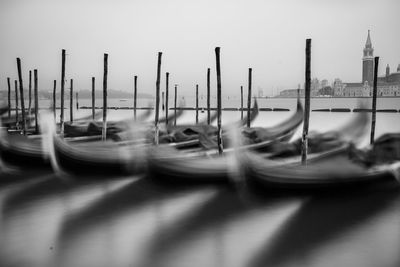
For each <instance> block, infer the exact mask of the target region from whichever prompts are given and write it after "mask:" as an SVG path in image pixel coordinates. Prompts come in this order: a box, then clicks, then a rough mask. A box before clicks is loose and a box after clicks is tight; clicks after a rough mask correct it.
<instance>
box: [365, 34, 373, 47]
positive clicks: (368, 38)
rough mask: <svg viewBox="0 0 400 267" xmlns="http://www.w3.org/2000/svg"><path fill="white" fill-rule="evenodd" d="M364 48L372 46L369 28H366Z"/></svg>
mask: <svg viewBox="0 0 400 267" xmlns="http://www.w3.org/2000/svg"><path fill="white" fill-rule="evenodd" d="M365 48H372V42H371V36H370V30H368V37H367V42H366V43H365Z"/></svg>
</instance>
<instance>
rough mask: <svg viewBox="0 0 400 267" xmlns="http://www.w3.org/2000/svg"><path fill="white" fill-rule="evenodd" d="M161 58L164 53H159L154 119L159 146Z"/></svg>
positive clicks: (155, 136)
mask: <svg viewBox="0 0 400 267" xmlns="http://www.w3.org/2000/svg"><path fill="white" fill-rule="evenodd" d="M161 57H162V53H161V52H158V61H157V80H156V114H155V119H154V126H155V131H154V133H155V135H154V138H155V140H154V142H155V144H156V145H158V119H159V112H160V76H161Z"/></svg>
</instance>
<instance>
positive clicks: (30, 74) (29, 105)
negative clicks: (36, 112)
mask: <svg viewBox="0 0 400 267" xmlns="http://www.w3.org/2000/svg"><path fill="white" fill-rule="evenodd" d="M31 109H32V71H31V70H30V71H29V103H28V114H29V115H31Z"/></svg>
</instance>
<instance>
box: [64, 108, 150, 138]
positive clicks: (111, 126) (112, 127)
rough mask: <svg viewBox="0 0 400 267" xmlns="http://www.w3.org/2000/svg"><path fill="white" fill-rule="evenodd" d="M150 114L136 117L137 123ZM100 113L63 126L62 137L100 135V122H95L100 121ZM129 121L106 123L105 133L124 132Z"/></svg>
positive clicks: (147, 111)
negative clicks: (93, 117)
mask: <svg viewBox="0 0 400 267" xmlns="http://www.w3.org/2000/svg"><path fill="white" fill-rule="evenodd" d="M150 114H151V110H146V112H144V113H143V114H141V115H140V116H138V118H137V120H138V121H143V120H145V119H146V118H147V117H149V116H150ZM101 116H102V112H101V111H99V112H97V113H96V114H95V119H94V120H92V117H91V116H90V117H89V118H86V119H85V120H80V121H79V120H77V121H75V122H74V123H72V124H71V123H65V124H64V136H65V137H80V136H94V135H101V131H102V125H103V123H102V122H97V121H96V120H98V119H100V118H101ZM131 121H132V120H131V119H128V120H121V121H110V122H107V132H108V133H109V134H110V135H112V134H113V133H116V132H120V131H124V130H126V129H127V125H128V124H129V123H131Z"/></svg>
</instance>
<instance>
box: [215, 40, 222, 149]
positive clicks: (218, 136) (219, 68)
mask: <svg viewBox="0 0 400 267" xmlns="http://www.w3.org/2000/svg"><path fill="white" fill-rule="evenodd" d="M215 57H216V63H217V64H216V69H217V118H218V119H217V125H218V134H217V143H218V152H219V154H222V152H223V149H222V127H221V115H222V114H221V65H220V47H216V48H215Z"/></svg>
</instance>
